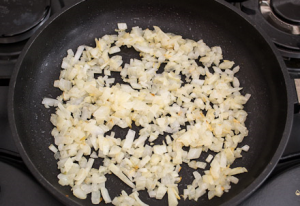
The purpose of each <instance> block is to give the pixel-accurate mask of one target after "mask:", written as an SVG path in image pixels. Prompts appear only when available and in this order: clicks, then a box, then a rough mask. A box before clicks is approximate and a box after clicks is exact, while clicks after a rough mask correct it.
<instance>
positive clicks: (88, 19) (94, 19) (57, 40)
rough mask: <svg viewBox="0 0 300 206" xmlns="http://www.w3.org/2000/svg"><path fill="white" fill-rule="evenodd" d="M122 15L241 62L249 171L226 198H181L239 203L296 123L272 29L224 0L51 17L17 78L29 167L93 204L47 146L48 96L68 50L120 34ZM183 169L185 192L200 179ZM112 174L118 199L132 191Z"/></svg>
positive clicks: (13, 88) (79, 8)
mask: <svg viewBox="0 0 300 206" xmlns="http://www.w3.org/2000/svg"><path fill="white" fill-rule="evenodd" d="M119 22H125V23H127V25H128V26H129V28H131V27H132V26H140V27H142V28H143V29H145V28H151V29H152V26H153V25H157V26H159V27H161V28H162V30H163V31H166V32H172V33H175V34H180V35H182V36H183V37H184V38H190V39H194V40H199V39H203V40H204V41H205V42H206V43H207V44H208V45H209V46H215V45H220V46H221V47H222V49H223V55H224V57H225V59H230V60H234V61H235V62H236V64H238V65H240V66H241V70H240V72H239V73H238V77H239V79H240V82H241V85H242V86H243V87H244V89H243V93H250V94H252V97H251V99H250V101H249V102H248V103H247V105H246V107H245V109H246V111H248V113H249V116H248V120H247V121H246V125H247V127H248V129H249V136H248V137H247V138H246V139H245V140H244V142H243V144H248V145H250V151H249V152H248V153H244V155H243V158H242V159H238V160H236V162H235V163H234V165H233V167H234V166H245V167H246V168H247V169H248V170H249V172H248V173H245V174H241V175H239V176H238V178H240V182H239V183H238V184H237V185H232V189H231V190H230V191H229V193H226V194H224V195H223V196H222V197H221V198H218V197H215V198H213V199H212V200H210V201H208V200H207V195H204V196H203V197H201V198H200V199H199V201H198V202H194V201H186V202H184V201H180V205H203V204H204V205H220V204H224V205H235V204H238V203H240V202H241V201H242V200H244V199H245V198H246V197H247V196H249V194H250V193H252V192H253V191H254V190H255V189H256V188H258V187H259V186H260V184H261V183H262V182H263V181H264V180H265V179H266V178H267V176H268V175H269V174H270V172H271V171H272V169H273V168H274V167H275V165H276V164H277V161H278V160H279V158H280V156H281V154H282V152H283V150H284V148H285V145H286V142H287V140H288V137H289V133H290V129H291V125H292V110H293V108H292V101H291V92H290V91H291V86H290V83H289V78H288V75H287V72H286V70H285V68H284V66H283V62H282V60H280V58H279V54H278V52H277V51H275V50H276V49H275V48H274V46H273V45H272V44H271V43H270V42H269V41H268V40H266V36H265V35H264V34H263V33H262V32H261V30H260V29H258V28H256V26H255V25H252V24H251V23H249V22H248V21H247V20H246V19H245V17H243V15H242V14H241V12H239V11H235V10H232V9H230V8H228V5H227V3H223V1H221V0H218V1H215V0H201V1H200V0H198V1H191V0H185V1H179V0H178V1H177V0H173V1H171V0H160V1H154V0H148V1H140V0H125V1H116V0H110V1H100V0H89V1H85V2H82V3H80V4H78V5H75V6H73V7H71V8H69V9H65V10H64V11H63V12H62V13H61V14H59V15H56V16H54V17H52V18H51V19H50V20H49V21H48V22H47V23H45V25H44V26H43V27H42V28H41V29H40V30H39V31H38V32H37V33H36V35H35V36H33V37H32V38H31V39H30V41H29V42H28V43H27V45H26V47H25V48H24V50H23V52H22V54H21V56H20V58H19V60H18V62H17V64H16V68H15V70H14V74H13V77H12V78H11V84H10V97H9V117H10V124H11V129H12V132H13V136H14V139H15V142H16V144H17V146H18V149H19V151H20V154H21V155H22V157H23V159H24V161H25V163H26V165H27V166H28V168H29V169H30V171H31V172H32V173H33V174H34V176H35V177H36V178H37V179H38V180H39V181H40V183H41V184H42V185H43V186H45V187H46V188H47V189H48V190H49V191H50V192H51V193H52V194H53V195H55V196H56V197H57V198H58V199H60V200H61V201H62V202H63V203H65V204H68V205H89V204H91V203H90V199H89V197H88V199H87V200H79V199H77V198H75V197H74V196H73V195H72V193H71V190H70V188H69V187H62V186H60V185H59V184H58V181H57V177H56V176H57V175H58V173H59V171H58V170H57V166H56V161H55V159H54V157H53V153H52V152H51V151H49V149H48V146H49V145H50V144H51V143H53V138H52V136H51V135H50V132H51V130H52V128H53V126H52V125H51V123H50V121H49V119H50V114H51V113H53V112H54V108H52V109H46V108H44V106H43V105H42V104H41V102H42V99H43V98H44V97H54V98H55V97H56V96H57V95H59V94H60V91H59V90H58V89H56V88H53V82H54V80H56V79H58V77H59V73H60V65H61V61H62V58H63V57H64V56H65V55H66V51H67V49H69V48H71V49H73V50H74V51H75V50H76V48H77V47H78V46H79V45H82V44H86V45H90V46H94V39H95V38H96V37H101V36H103V35H104V34H112V33H114V30H115V29H116V28H117V23H119ZM128 52H129V51H128ZM128 52H126V50H125V51H124V52H123V54H125V61H128V58H130V56H131V55H130V52H129V53H128ZM181 175H182V176H183V180H182V182H181V183H180V185H179V188H180V191H181V192H182V189H183V188H184V187H185V186H186V184H190V183H191V181H192V179H193V178H192V174H191V172H188V170H186V169H185V168H184V169H183V170H182V172H181ZM108 179H109V181H108V183H107V188H108V190H109V193H110V195H111V197H112V198H113V197H115V196H116V195H119V194H120V191H121V189H125V190H126V191H127V192H130V190H128V187H127V186H126V185H124V184H123V183H121V181H119V180H118V179H117V178H116V177H114V176H113V175H111V176H110V177H109V178H108ZM140 197H141V199H142V200H143V201H145V202H146V203H148V204H149V205H167V198H166V197H165V198H164V199H163V200H162V201H158V200H155V199H150V198H148V194H147V193H146V192H141V193H140ZM102 203H103V202H102Z"/></svg>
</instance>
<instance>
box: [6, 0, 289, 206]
mask: <svg viewBox="0 0 300 206" xmlns="http://www.w3.org/2000/svg"><path fill="white" fill-rule="evenodd" d="M85 1H86V0H82V1H80V2H78V3H76V4H74V5H71V6H68V7H65V8H63V9H62V10H61V11H60V12H59V13H56V14H54V15H53V16H52V17H50V18H49V19H48V21H46V22H45V23H44V24H43V25H42V26H41V28H39V29H38V31H37V32H36V33H35V34H34V35H33V36H32V37H31V38H30V39H29V40H28V42H27V43H26V45H25V47H24V49H23V51H22V52H21V55H20V57H19V58H18V60H17V63H16V65H15V67H14V70H13V73H12V76H11V79H10V85H9V94H8V114H9V124H10V128H11V132H12V135H13V139H14V142H15V144H16V146H17V149H18V151H19V153H20V154H21V157H22V159H23V161H24V162H25V164H26V166H27V167H28V168H29V170H30V172H31V173H32V174H33V175H34V177H35V178H36V179H37V180H38V181H39V183H41V184H42V185H43V186H44V188H46V189H47V190H48V191H49V192H50V193H51V194H52V195H54V197H56V198H57V199H59V200H60V201H61V202H62V203H64V204H78V203H77V202H75V201H74V200H73V199H71V198H66V197H65V196H64V195H63V194H62V193H60V192H58V190H57V188H56V187H54V186H53V185H52V184H50V182H49V181H48V180H47V179H46V178H45V177H44V176H43V175H42V174H41V173H40V172H39V171H38V169H37V168H36V166H35V164H34V163H33V162H32V161H31V159H30V158H29V156H28V154H27V152H26V150H25V149H24V147H23V144H22V142H21V139H20V137H19V134H18V132H17V131H18V129H17V126H16V124H15V119H16V118H15V115H14V111H15V109H14V107H13V103H14V88H15V86H16V79H17V77H18V73H19V70H20V69H21V64H22V62H23V59H24V57H26V54H27V52H28V50H29V49H30V48H31V46H32V44H34V42H35V40H36V39H37V38H38V37H39V35H40V34H41V33H42V32H43V31H44V29H46V28H47V27H48V26H49V25H50V24H51V23H52V22H53V21H55V20H56V19H57V18H58V17H59V16H61V15H63V14H64V13H65V12H67V11H68V10H70V9H71V8H73V7H75V6H78V5H79V4H81V3H82V2H85ZM215 1H216V2H218V3H219V4H221V5H222V6H225V7H227V8H228V9H230V10H231V11H232V12H235V13H237V14H238V15H239V16H240V18H243V19H244V20H245V21H246V22H248V24H250V25H251V26H253V27H254V28H255V29H256V31H257V32H258V33H259V34H260V35H261V36H262V37H263V39H264V41H265V42H266V43H267V44H268V46H269V47H270V48H271V50H272V52H273V53H274V55H275V57H276V60H277V62H278V64H279V66H280V69H281V72H282V75H283V79H284V83H285V86H286V95H287V116H286V122H285V127H284V131H283V134H282V138H281V140H280V143H279V147H278V148H277V150H276V152H275V153H274V154H273V157H272V158H271V161H270V162H269V164H268V165H266V166H265V169H264V170H263V172H262V173H260V175H259V176H258V177H256V179H255V180H254V181H253V182H252V183H251V184H250V185H249V186H248V187H247V188H245V189H244V190H243V191H242V192H240V193H239V194H237V195H235V196H234V197H232V198H231V199H229V200H228V201H227V202H226V203H223V204H222V205H228V206H229V205H237V204H239V203H241V202H242V201H243V200H245V199H246V198H247V197H249V196H250V194H252V193H253V192H254V191H255V190H256V189H257V188H258V187H259V186H260V185H261V184H262V183H263V182H264V181H265V180H266V178H267V177H268V176H269V175H270V173H271V172H272V171H273V169H274V168H275V166H276V164H277V163H278V161H279V159H280V157H281V156H282V154H283V151H284V148H285V147H286V144H287V142H288V139H289V136H290V133H291V129H292V123H293V118H292V117H293V116H292V114H293V107H292V92H291V91H292V84H291V82H290V79H289V75H288V72H287V70H286V67H285V64H284V62H283V60H282V58H281V56H280V54H279V51H278V50H277V49H276V47H275V45H274V44H273V43H272V42H271V40H269V38H268V36H267V34H266V33H265V32H264V31H263V30H262V29H261V28H260V27H259V26H258V25H255V24H253V22H251V21H250V19H249V17H247V16H246V15H245V14H244V13H242V11H240V10H238V9H237V8H234V7H232V6H231V5H230V4H229V3H227V2H225V1H223V0H215Z"/></svg>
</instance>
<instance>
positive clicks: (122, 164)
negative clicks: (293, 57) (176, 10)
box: [43, 23, 250, 206]
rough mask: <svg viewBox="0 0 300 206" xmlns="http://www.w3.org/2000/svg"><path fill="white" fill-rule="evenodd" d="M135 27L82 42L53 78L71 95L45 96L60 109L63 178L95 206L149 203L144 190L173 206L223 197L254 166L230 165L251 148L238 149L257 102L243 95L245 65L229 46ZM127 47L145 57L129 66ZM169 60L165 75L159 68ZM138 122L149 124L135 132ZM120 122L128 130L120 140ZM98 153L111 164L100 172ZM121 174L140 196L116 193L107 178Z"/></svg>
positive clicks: (55, 117) (56, 121)
mask: <svg viewBox="0 0 300 206" xmlns="http://www.w3.org/2000/svg"><path fill="white" fill-rule="evenodd" d="M126 29H127V25H126V24H125V23H120V24H118V30H116V31H117V34H116V35H105V36H103V37H102V38H100V39H96V40H95V41H96V47H94V48H93V47H89V46H79V47H78V49H77V51H76V53H75V54H74V52H73V51H72V50H68V52H67V53H68V55H67V56H66V57H65V58H64V59H63V62H62V66H61V67H62V71H61V73H60V77H59V80H56V81H55V82H54V87H57V88H59V89H60V90H61V91H62V94H61V95H60V96H58V97H57V98H56V99H52V98H44V99H43V104H44V105H45V107H47V108H49V106H54V107H56V113H55V114H52V115H51V122H52V124H53V125H54V129H53V130H52V135H53V137H54V143H55V145H56V146H54V145H50V146H49V149H50V150H51V151H53V152H54V153H55V154H54V157H55V158H56V159H57V160H58V163H57V164H58V169H59V170H60V171H61V173H60V174H59V175H58V179H59V184H61V185H63V186H67V185H69V186H70V187H71V188H72V191H73V194H74V195H75V196H76V197H78V198H80V199H86V198H87V195H88V194H90V193H91V201H92V203H93V204H98V203H100V201H102V200H103V201H105V203H112V204H114V205H146V204H145V203H143V202H142V200H141V199H140V198H139V193H138V191H140V190H147V192H148V194H149V196H150V197H151V198H156V199H162V198H163V197H164V196H166V195H167V198H168V203H169V205H170V206H173V205H177V204H178V199H180V198H184V199H189V200H195V201H197V199H198V198H199V197H201V196H202V195H204V194H206V193H207V196H208V198H209V199H211V198H213V197H214V196H218V197H221V196H222V194H223V193H224V192H228V191H229V189H230V188H231V186H230V184H231V183H234V184H236V183H238V181H239V180H238V178H237V177H235V176H234V175H237V174H240V173H244V172H246V171H247V170H246V168H244V167H236V168H230V166H231V164H232V163H233V162H234V161H235V159H236V158H240V157H242V155H241V152H242V151H248V149H249V146H248V145H243V146H242V147H238V145H240V144H239V143H241V142H242V141H243V139H244V137H245V136H247V135H248V130H247V128H246V127H245V124H244V123H245V120H246V117H247V113H246V111H244V110H243V105H244V104H245V103H246V102H247V101H248V99H249V98H250V95H249V94H246V95H245V96H244V95H242V94H241V93H240V90H241V89H242V88H241V87H240V83H239V80H238V79H237V78H236V77H235V76H234V75H235V74H236V73H237V72H238V71H239V66H234V62H233V61H229V60H223V56H222V50H221V48H220V47H218V46H215V47H211V48H210V47H208V46H207V45H206V44H205V43H204V42H203V41H202V40H200V41H198V42H195V41H193V40H190V39H183V38H182V36H179V35H175V34H171V33H164V32H163V31H162V30H161V29H160V28H159V27H156V26H154V30H149V29H145V30H142V29H141V28H139V27H133V28H132V30H131V31H130V32H126ZM123 46H126V47H128V48H131V47H132V48H134V49H135V50H136V51H137V52H139V54H140V57H141V59H140V60H139V59H131V60H130V63H129V64H128V63H125V64H124V66H123V67H122V64H123V61H122V56H120V55H117V54H118V52H120V51H121V47H123ZM162 63H164V64H165V66H164V71H163V72H162V73H157V71H158V69H159V67H160V66H161V64H162ZM199 65H200V66H199ZM111 72H119V74H120V76H121V77H122V79H123V81H124V82H125V83H123V84H119V83H115V79H114V78H112V77H111ZM99 74H100V75H99ZM95 76H98V77H97V78H95ZM182 77H184V80H183V78H182ZM132 124H135V125H136V126H140V127H141V128H142V129H140V130H139V131H134V130H132V129H131V128H132ZM114 126H118V127H120V128H122V129H124V130H126V131H127V135H126V136H125V137H123V136H116V135H115V133H114V132H111V129H112V128H113V127H114ZM159 135H164V139H163V141H162V143H161V144H157V143H155V140H156V139H157V138H158V136H159ZM183 148H185V149H183ZM186 148H188V150H187V149H186ZM208 151H212V152H210V153H209V154H208V153H207V152H208ZM212 154H215V155H212ZM201 155H202V158H201V159H203V161H200V156H201ZM203 156H204V158H203ZM97 158H102V159H103V165H101V166H100V167H99V168H94V167H93V163H94V160H95V159H97ZM204 160H205V161H204ZM182 165H185V166H188V167H190V168H192V170H191V175H193V176H194V181H193V182H192V184H191V185H187V186H186V188H185V189H184V190H183V192H180V191H179V190H178V183H179V182H180V181H181V179H182V178H185V177H181V176H180V169H181V166H182ZM192 171H194V172H192ZM112 174H113V175H116V176H117V177H118V178H120V179H121V180H122V181H123V182H124V183H126V184H127V185H128V186H129V187H131V188H132V194H127V193H126V192H125V191H122V192H121V194H120V196H118V197H111V196H110V195H109V193H108V190H107V189H106V185H105V182H106V180H107V178H109V176H110V175H112Z"/></svg>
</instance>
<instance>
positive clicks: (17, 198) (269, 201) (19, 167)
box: [0, 0, 300, 206]
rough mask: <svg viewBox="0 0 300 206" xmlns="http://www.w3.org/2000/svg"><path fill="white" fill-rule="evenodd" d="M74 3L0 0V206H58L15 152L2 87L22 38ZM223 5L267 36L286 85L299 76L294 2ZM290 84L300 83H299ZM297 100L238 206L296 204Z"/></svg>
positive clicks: (297, 5)
mask: <svg viewBox="0 0 300 206" xmlns="http://www.w3.org/2000/svg"><path fill="white" fill-rule="evenodd" d="M79 1H80V0H53V1H50V0H43V1H37V0H35V1H33V0H32V1H28V2H27V1H22V0H15V1H7V0H0V24H1V25H0V132H1V133H0V168H1V169H0V205H61V203H59V202H58V201H57V200H56V199H55V197H53V196H52V195H51V194H50V193H48V192H47V191H46V190H45V189H44V188H43V187H42V186H41V185H40V184H39V183H38V182H37V181H36V180H35V179H34V177H33V176H32V175H31V174H30V172H29V171H28V169H27V168H26V166H25V164H24V163H23V161H22V159H21V157H20V156H19V154H18V151H17V149H16V147H15V145H14V142H13V139H12V134H11V131H10V127H9V123H8V113H7V99H8V86H9V79H10V76H11V74H12V71H13V67H14V65H15V63H16V60H17V58H18V56H19V54H20V53H21V51H22V48H23V47H24V45H25V44H26V42H27V40H28V38H29V37H30V36H31V35H32V34H33V33H34V32H35V31H36V30H37V29H38V28H39V27H40V26H41V25H42V24H43V23H44V22H45V21H47V19H48V18H49V17H50V16H51V15H53V14H54V13H57V12H59V11H60V10H61V8H63V7H65V6H69V5H72V4H75V3H77V2H79ZM228 2H230V3H231V4H232V6H233V7H237V8H238V9H240V10H242V11H243V12H244V13H245V14H246V15H247V16H248V17H249V19H250V20H251V21H252V22H253V23H254V24H255V25H258V26H260V27H261V28H263V29H264V30H265V32H266V33H267V34H268V35H269V37H270V39H271V40H272V41H273V42H274V44H275V45H276V46H277V48H278V50H279V51H280V53H281V55H282V58H283V59H284V61H285V63H286V66H287V69H288V71H289V73H290V76H291V81H292V82H293V80H292V79H297V78H300V12H299V11H300V1H299V0H261V1H257V0H228ZM12 4H14V5H13V6H12ZM8 15H9V16H8ZM17 20H18V21H17ZM296 81H298V82H297V83H299V85H300V82H299V80H296ZM298 102H299V101H298V99H297V93H296V87H295V114H294V124H293V129H292V133H291V136H290V140H289V143H288V145H287V147H286V149H285V151H284V154H283V156H282V158H281V160H280V162H279V164H278V165H277V167H276V169H275V170H274V171H273V173H272V174H271V176H270V177H269V178H268V179H267V180H266V182H265V183H264V184H263V185H262V186H261V187H260V188H259V189H258V190H257V191H256V192H255V193H254V194H253V195H251V196H250V197H249V198H248V199H247V200H246V201H244V202H243V203H242V204H241V205H289V206H293V205H300V192H299V191H300V113H299V110H300V106H299V103H298Z"/></svg>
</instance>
